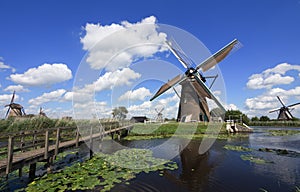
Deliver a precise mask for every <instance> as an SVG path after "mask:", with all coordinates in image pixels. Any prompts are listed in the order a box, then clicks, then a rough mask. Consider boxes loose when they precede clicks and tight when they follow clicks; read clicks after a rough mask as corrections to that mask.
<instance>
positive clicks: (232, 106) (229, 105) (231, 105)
mask: <svg viewBox="0 0 300 192" xmlns="http://www.w3.org/2000/svg"><path fill="white" fill-rule="evenodd" d="M225 109H226V110H239V109H238V107H237V106H236V105H235V104H232V103H231V104H228V105H225Z"/></svg>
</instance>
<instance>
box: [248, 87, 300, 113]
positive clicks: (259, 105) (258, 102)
mask: <svg viewBox="0 0 300 192" xmlns="http://www.w3.org/2000/svg"><path fill="white" fill-rule="evenodd" d="M299 95H300V87H299V86H297V87H295V88H292V89H282V88H273V89H270V90H267V91H266V92H265V93H263V94H261V95H258V96H256V97H252V98H247V99H246V101H245V105H246V109H247V114H249V115H251V116H258V115H269V113H268V112H269V111H270V110H273V109H276V108H279V107H282V106H281V104H280V102H279V101H278V99H277V97H276V96H279V97H280V98H281V99H282V100H283V102H284V103H285V104H286V105H289V104H291V103H294V102H299V99H300V97H299ZM297 99H298V100H297ZM274 118H275V116H274Z"/></svg>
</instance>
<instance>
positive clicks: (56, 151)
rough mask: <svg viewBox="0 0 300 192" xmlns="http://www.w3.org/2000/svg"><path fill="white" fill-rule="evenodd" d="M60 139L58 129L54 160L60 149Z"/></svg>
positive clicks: (58, 130)
mask: <svg viewBox="0 0 300 192" xmlns="http://www.w3.org/2000/svg"><path fill="white" fill-rule="evenodd" d="M59 139H60V128H57V129H56V141H55V152H54V158H55V157H56V155H57V154H58V149H59Z"/></svg>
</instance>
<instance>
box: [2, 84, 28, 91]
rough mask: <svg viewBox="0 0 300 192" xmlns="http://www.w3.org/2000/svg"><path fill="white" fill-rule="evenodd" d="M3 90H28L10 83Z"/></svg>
mask: <svg viewBox="0 0 300 192" xmlns="http://www.w3.org/2000/svg"><path fill="white" fill-rule="evenodd" d="M4 91H10V92H13V91H16V92H29V89H26V88H24V87H23V86H22V85H10V86H8V87H6V88H5V89H4Z"/></svg>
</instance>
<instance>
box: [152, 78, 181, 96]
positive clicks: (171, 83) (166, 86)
mask: <svg viewBox="0 0 300 192" xmlns="http://www.w3.org/2000/svg"><path fill="white" fill-rule="evenodd" d="M185 79H186V77H185V76H184V75H177V76H176V77H174V78H173V79H171V80H170V81H168V82H167V83H165V84H164V85H162V86H161V87H160V88H159V90H158V91H157V92H156V93H155V95H154V96H153V97H152V98H151V99H150V101H152V100H154V99H155V98H157V97H158V96H160V95H161V94H163V93H164V92H166V91H167V90H169V89H170V88H171V87H173V86H175V85H176V84H178V83H180V82H181V81H183V80H185Z"/></svg>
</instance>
